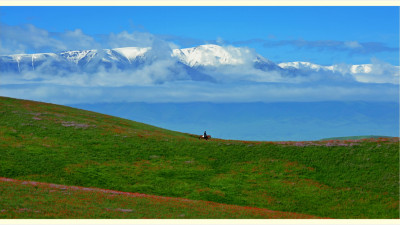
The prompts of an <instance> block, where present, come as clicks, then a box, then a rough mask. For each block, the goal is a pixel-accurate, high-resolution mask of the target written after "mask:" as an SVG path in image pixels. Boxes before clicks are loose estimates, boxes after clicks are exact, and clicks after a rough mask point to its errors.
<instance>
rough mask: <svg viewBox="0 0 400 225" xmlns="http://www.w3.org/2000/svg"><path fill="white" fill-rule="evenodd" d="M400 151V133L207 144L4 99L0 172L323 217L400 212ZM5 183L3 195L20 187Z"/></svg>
mask: <svg viewBox="0 0 400 225" xmlns="http://www.w3.org/2000/svg"><path fill="white" fill-rule="evenodd" d="M211 135H212V134H211ZM398 147H399V140H398V138H381V139H368V140H362V141H360V140H348V141H346V140H343V141H340V140H328V141H314V142H248V141H233V140H220V139H211V140H209V141H205V140H199V139H197V136H196V135H191V134H184V133H179V132H174V131H169V130H165V129H160V128H157V127H153V126H149V125H146V124H142V123H137V122H133V121H129V120H125V119H121V118H116V117H111V116H107V115H103V114H98V113H93V112H89V111H84V110H78V109H74V108H70V107H65V106H60V105H53V104H45V103H39V102H33V101H24V100H17V99H11V98H4V97H0V151H1V157H0V177H7V178H13V179H18V180H31V181H40V182H48V183H57V184H65V185H76V186H84V187H96V188H104V189H112V190H118V191H124V192H137V193H145V194H151V195H159V196H168V197H178V198H186V199H192V200H205V201H211V202H216V203H224V204H230V205H237V206H247V207H257V208H264V209H269V210H276V211H284V212H294V213H301V214H308V215H314V216H318V217H331V218H399V201H398V196H399V169H398V168H399V148H398ZM6 186H7V185H1V186H0V192H3V193H4V190H7V193H10V192H11V191H12V190H13V188H11V189H10V188H9V187H6ZM15 189H18V188H15ZM7 195H12V194H7ZM15 196H19V197H21V195H15ZM49 196H50V195H49ZM16 198H17V197H16ZM49 198H50V197H49ZM89 198H90V197H89ZM13 201H14V202H15V200H13V199H9V198H4V197H3V198H0V210H6V211H1V213H0V216H1V217H3V218H7V213H6V212H9V211H10V210H11V211H13V209H12V208H13V207H14V208H15V207H17V206H16V205H15V204H14V203H12V202H13ZM32 201H34V200H32ZM57 207H60V210H62V209H63V207H64V206H63V205H62V204H61V203H60V204H55V205H54V207H53V208H56V209H57ZM22 208H23V207H22ZM119 208H123V207H119ZM20 217H23V216H22V215H21V216H20ZM154 217H156V216H154ZM25 218H26V217H25ZM35 218H36V217H35ZM93 218H97V214H96V215H94V216H93ZM107 218H108V217H107ZM114 218H118V215H116V216H115V217H114ZM124 218H125V217H124ZM132 218H135V217H132ZM195 218H208V217H207V216H206V215H198V216H197V217H196V216H195ZM220 218H230V216H229V215H228V214H226V215H221V216H220ZM245 218H253V216H251V215H248V216H245Z"/></svg>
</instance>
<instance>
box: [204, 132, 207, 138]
mask: <svg viewBox="0 0 400 225" xmlns="http://www.w3.org/2000/svg"><path fill="white" fill-rule="evenodd" d="M204 139H207V132H205V131H204Z"/></svg>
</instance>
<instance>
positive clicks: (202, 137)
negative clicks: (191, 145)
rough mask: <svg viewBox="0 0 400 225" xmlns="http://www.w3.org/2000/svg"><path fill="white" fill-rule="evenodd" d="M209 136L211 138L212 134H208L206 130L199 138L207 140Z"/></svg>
mask: <svg viewBox="0 0 400 225" xmlns="http://www.w3.org/2000/svg"><path fill="white" fill-rule="evenodd" d="M209 138H211V136H210V135H207V132H206V131H204V135H201V136H200V137H199V139H206V140H208V139H209Z"/></svg>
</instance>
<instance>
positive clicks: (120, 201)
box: [0, 178, 318, 219]
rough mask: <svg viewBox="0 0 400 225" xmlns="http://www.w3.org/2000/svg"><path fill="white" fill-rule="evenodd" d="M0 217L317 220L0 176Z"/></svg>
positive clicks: (212, 203)
mask: <svg viewBox="0 0 400 225" xmlns="http://www.w3.org/2000/svg"><path fill="white" fill-rule="evenodd" d="M0 190H1V192H0V205H1V204H5V205H7V207H6V208H7V209H0V218H8V219H11V218H59V219H61V218H69V219H72V218H76V219H80V218H119V219H145V218H155V219H158V218H167V219H193V218H210V219H218V218H232V219H240V218H254V219H257V218H258V219H276V218H279V219H286V218H290V219H294V218H299V219H317V218H318V217H315V216H309V215H304V214H298V213H291V212H279V211H271V210H268V209H260V208H254V207H244V206H235V205H227V204H220V203H214V202H207V201H199V200H189V199H184V198H171V197H162V196H155V195H146V194H138V193H129V192H119V191H112V190H107V189H98V188H85V187H77V186H65V185H55V184H49V183H38V182H27V181H17V180H11V179H9V178H7V179H2V178H0Z"/></svg>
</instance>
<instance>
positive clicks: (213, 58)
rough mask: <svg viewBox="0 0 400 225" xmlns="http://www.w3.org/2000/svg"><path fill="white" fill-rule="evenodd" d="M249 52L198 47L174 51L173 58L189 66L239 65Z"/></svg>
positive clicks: (227, 48)
mask: <svg viewBox="0 0 400 225" xmlns="http://www.w3.org/2000/svg"><path fill="white" fill-rule="evenodd" d="M250 54H251V52H250V50H249V49H247V48H237V47H233V46H227V47H222V46H219V45H213V44H208V45H200V46H197V47H193V48H184V49H174V50H173V52H172V56H173V57H177V58H178V59H179V60H180V61H182V62H184V63H185V64H187V65H189V66H192V67H193V66H218V65H240V64H244V63H245V62H246V57H248V55H250Z"/></svg>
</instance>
